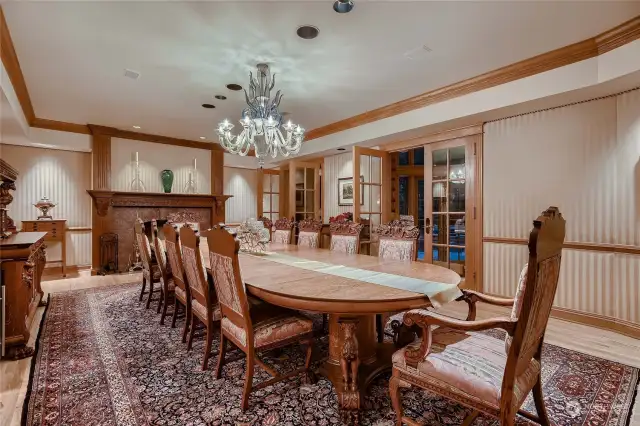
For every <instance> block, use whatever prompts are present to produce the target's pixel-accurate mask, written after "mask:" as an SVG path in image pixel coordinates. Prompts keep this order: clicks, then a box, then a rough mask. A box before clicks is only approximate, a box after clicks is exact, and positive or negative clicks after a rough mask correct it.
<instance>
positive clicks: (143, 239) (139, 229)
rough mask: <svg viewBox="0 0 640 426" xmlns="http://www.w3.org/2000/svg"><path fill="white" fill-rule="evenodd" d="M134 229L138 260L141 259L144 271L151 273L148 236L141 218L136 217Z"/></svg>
mask: <svg viewBox="0 0 640 426" xmlns="http://www.w3.org/2000/svg"><path fill="white" fill-rule="evenodd" d="M134 230H135V234H136V243H137V244H138V251H139V252H140V260H141V261H142V267H143V268H144V270H145V271H146V272H148V273H151V264H152V261H151V245H150V244H149V238H148V237H147V234H146V233H145V229H144V222H143V221H142V219H140V218H138V219H136V221H135V224H134Z"/></svg>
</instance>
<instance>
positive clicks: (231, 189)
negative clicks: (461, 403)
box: [224, 167, 258, 223]
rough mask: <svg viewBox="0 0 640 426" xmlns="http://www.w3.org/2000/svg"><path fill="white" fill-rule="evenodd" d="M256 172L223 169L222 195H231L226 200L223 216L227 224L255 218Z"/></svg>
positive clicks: (256, 209)
mask: <svg viewBox="0 0 640 426" xmlns="http://www.w3.org/2000/svg"><path fill="white" fill-rule="evenodd" d="M257 182H258V174H257V172H256V170H252V169H240V168H235V167H225V168H224V193H225V194H226V195H233V197H231V198H230V199H228V200H227V204H226V207H225V208H226V210H225V215H226V219H227V222H228V223H238V222H242V221H244V220H246V219H249V218H255V217H256V216H257V213H258V203H257V198H256V197H257V194H256V188H257Z"/></svg>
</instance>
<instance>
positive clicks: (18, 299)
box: [0, 232, 46, 359]
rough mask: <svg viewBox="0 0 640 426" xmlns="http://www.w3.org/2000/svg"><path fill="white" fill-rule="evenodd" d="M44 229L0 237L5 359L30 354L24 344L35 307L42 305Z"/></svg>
mask: <svg viewBox="0 0 640 426" xmlns="http://www.w3.org/2000/svg"><path fill="white" fill-rule="evenodd" d="M45 236H46V232H19V233H17V234H14V235H12V236H10V237H9V238H7V239H4V240H0V262H1V263H0V267H1V273H2V274H1V275H0V279H1V280H2V290H3V292H4V295H3V298H2V301H3V306H2V312H3V315H2V317H3V324H1V325H2V336H1V337H2V352H3V356H4V357H6V358H12V359H19V358H24V357H27V356H31V355H33V348H30V347H27V343H28V342H29V337H30V335H31V334H30V330H31V325H32V323H33V320H34V318H35V314H36V309H37V308H38V306H40V305H41V304H42V302H43V301H42V297H43V295H44V294H43V292H42V289H41V287H40V280H41V278H42V272H43V270H44V264H45V262H46V254H45V244H44V239H45Z"/></svg>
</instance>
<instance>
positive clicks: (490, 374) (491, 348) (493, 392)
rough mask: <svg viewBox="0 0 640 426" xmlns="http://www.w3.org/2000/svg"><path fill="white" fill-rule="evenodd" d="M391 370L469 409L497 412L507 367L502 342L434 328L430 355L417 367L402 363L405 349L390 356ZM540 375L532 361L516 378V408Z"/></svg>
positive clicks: (476, 335)
mask: <svg viewBox="0 0 640 426" xmlns="http://www.w3.org/2000/svg"><path fill="white" fill-rule="evenodd" d="M392 361H393V368H394V369H400V370H402V371H405V372H406V373H408V374H409V375H411V376H416V377H417V378H418V379H419V380H420V383H421V384H422V385H424V387H425V388H426V389H428V390H431V391H434V392H436V393H438V394H441V395H444V396H447V397H451V398H453V399H456V400H458V401H459V402H463V403H465V404H467V405H470V406H472V407H478V406H481V407H488V408H491V409H493V410H495V411H496V414H497V413H498V412H499V410H500V399H501V388H502V378H503V375H504V369H505V366H506V363H507V355H506V354H505V352H504V348H503V342H502V340H501V339H496V338H495V337H492V336H490V335H487V334H483V333H474V332H464V331H458V330H453V329H450V328H438V329H436V330H434V332H433V343H432V345H431V351H430V353H429V354H428V355H427V356H426V357H425V359H424V360H423V361H421V362H420V363H418V365H417V367H413V366H410V365H408V364H407V363H406V360H405V349H401V350H399V351H397V352H396V353H395V354H394V355H393V359H392ZM539 374H540V363H539V362H538V361H536V360H534V359H532V360H531V361H530V363H529V366H528V368H527V369H526V370H525V371H524V372H523V373H522V374H520V375H519V376H517V377H516V380H515V383H514V389H513V391H514V395H515V401H514V403H515V404H517V407H520V406H521V405H522V403H523V402H524V400H525V398H526V396H527V394H528V393H529V391H530V390H531V389H532V388H533V385H534V384H535V382H536V381H537V379H538V375H539Z"/></svg>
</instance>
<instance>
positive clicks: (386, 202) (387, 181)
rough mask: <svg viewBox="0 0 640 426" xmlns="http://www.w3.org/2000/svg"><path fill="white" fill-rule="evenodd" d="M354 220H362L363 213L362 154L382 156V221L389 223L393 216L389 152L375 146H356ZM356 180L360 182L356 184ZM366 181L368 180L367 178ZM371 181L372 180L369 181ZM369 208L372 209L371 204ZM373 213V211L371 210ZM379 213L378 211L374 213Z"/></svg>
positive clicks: (354, 157)
mask: <svg viewBox="0 0 640 426" xmlns="http://www.w3.org/2000/svg"><path fill="white" fill-rule="evenodd" d="M352 153H353V154H352V155H353V158H352V159H353V161H352V164H353V177H354V178H353V182H354V185H353V200H354V202H353V220H354V222H359V221H360V214H361V206H360V202H359V200H360V190H361V185H360V184H359V183H360V182H359V179H360V176H361V174H360V156H361V155H367V156H371V157H377V158H380V162H381V174H380V223H387V222H389V220H390V218H391V161H390V156H389V152H387V151H384V150H380V149H373V148H364V147H360V146H354V147H353V151H352ZM369 174H371V170H369ZM356 182H358V184H357V185H356ZM365 183H367V181H366V180H365ZM369 183H371V182H369ZM369 210H371V206H369ZM369 214H371V212H369ZM373 214H377V212H375V213H373Z"/></svg>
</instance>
